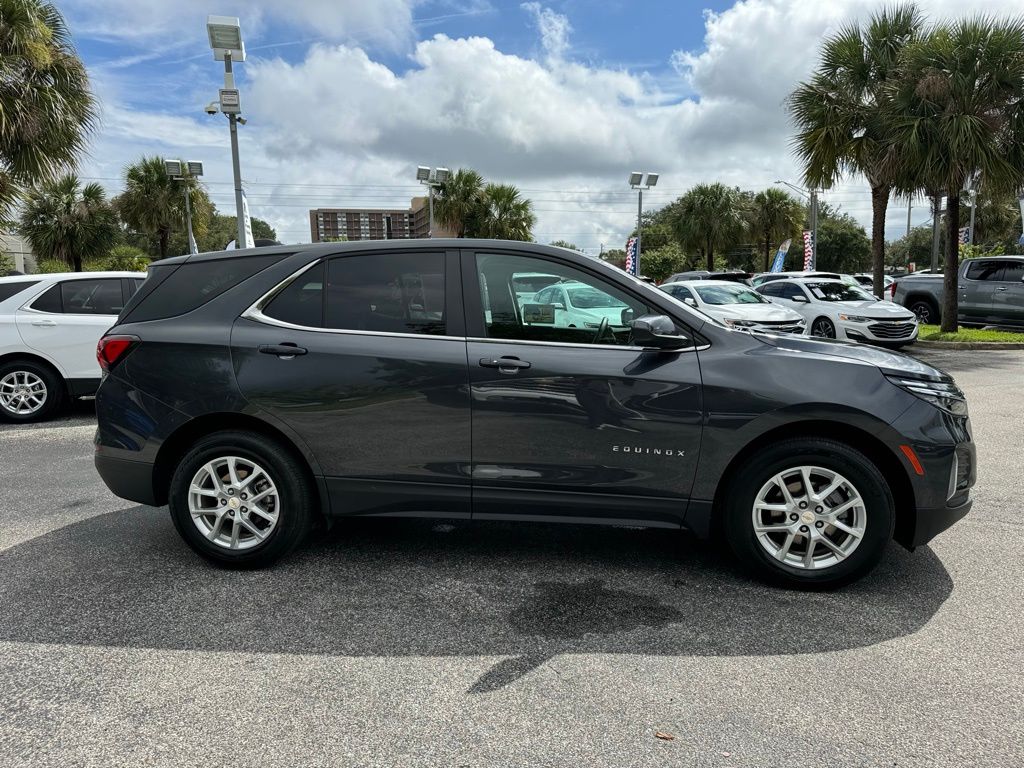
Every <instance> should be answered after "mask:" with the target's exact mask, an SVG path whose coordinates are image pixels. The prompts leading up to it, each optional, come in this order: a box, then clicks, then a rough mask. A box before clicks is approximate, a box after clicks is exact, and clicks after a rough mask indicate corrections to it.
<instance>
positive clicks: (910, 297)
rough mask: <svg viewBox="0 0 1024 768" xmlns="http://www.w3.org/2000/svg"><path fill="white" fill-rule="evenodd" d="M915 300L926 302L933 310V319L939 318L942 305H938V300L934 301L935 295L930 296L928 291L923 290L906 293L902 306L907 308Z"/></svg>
mask: <svg viewBox="0 0 1024 768" xmlns="http://www.w3.org/2000/svg"><path fill="white" fill-rule="evenodd" d="M917 301H923V302H924V303H926V304H927V305H928V306H930V307H931V308H932V311H933V312H935V319H936V320H940V319H941V317H940V315H941V313H942V307H941V306H940V302H938V301H936V300H935V297H934V296H932V295H931V294H930V293H925V292H923V291H917V292H915V293H908V294H907V295H906V297H905V298H904V299H903V306H904V307H906V308H907V309H910V305H911V304H913V303H914V302H917Z"/></svg>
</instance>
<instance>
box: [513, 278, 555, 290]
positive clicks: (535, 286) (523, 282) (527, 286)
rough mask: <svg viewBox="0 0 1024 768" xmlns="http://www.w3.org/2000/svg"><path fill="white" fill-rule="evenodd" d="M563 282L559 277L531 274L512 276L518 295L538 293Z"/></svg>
mask: <svg viewBox="0 0 1024 768" xmlns="http://www.w3.org/2000/svg"><path fill="white" fill-rule="evenodd" d="M559 280H561V278H560V277H558V276H557V275H529V274H522V273H519V274H515V275H512V286H513V287H514V288H515V290H516V293H537V291H539V290H542V289H544V288H547V287H548V286H549V285H553V284H554V283H557V282H558V281H559Z"/></svg>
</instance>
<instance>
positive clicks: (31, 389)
mask: <svg viewBox="0 0 1024 768" xmlns="http://www.w3.org/2000/svg"><path fill="white" fill-rule="evenodd" d="M47 395H48V392H47V390H46V382H45V381H43V380H42V379H41V378H39V377H38V376H37V375H36V374H34V373H32V372H31V371H11V372H10V373H8V374H7V375H6V376H4V377H3V379H0V406H2V407H3V408H4V410H6V411H8V412H10V413H13V414H14V415H16V416H31V415H32V414H34V413H36V412H38V411H39V409H40V408H42V407H43V405H44V404H45V403H46V398H47Z"/></svg>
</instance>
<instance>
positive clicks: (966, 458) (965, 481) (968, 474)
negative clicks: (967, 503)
mask: <svg viewBox="0 0 1024 768" xmlns="http://www.w3.org/2000/svg"><path fill="white" fill-rule="evenodd" d="M972 485H974V463H973V462H972V461H971V452H970V450H969V449H968V448H967V446H966V445H964V444H963V443H961V444H960V445H958V446H957V447H956V490H958V491H962V490H964V489H965V488H969V487H970V486H972Z"/></svg>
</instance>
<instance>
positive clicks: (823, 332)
mask: <svg viewBox="0 0 1024 768" xmlns="http://www.w3.org/2000/svg"><path fill="white" fill-rule="evenodd" d="M811 336H817V337H819V338H822V339H834V338H835V337H836V329H835V326H834V325H832V323H831V321H829V320H826V319H825V318H823V317H820V318H818V319H817V320H815V321H814V325H812V326H811Z"/></svg>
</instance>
